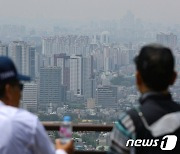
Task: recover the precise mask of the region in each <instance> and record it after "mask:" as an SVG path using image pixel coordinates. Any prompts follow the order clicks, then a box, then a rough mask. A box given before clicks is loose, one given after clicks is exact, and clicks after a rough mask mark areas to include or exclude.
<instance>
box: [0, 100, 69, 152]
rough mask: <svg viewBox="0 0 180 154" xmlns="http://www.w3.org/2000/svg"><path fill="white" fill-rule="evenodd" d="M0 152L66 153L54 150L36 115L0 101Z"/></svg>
mask: <svg viewBox="0 0 180 154" xmlns="http://www.w3.org/2000/svg"><path fill="white" fill-rule="evenodd" d="M0 154H66V152H65V151H63V150H57V151H56V150H55V148H54V146H53V144H52V142H51V141H50V139H49V136H48V135H47V133H46V131H45V129H44V127H43V126H42V124H41V123H40V121H39V120H38V117H37V116H35V115H33V114H31V113H30V112H28V111H25V110H23V109H19V108H15V107H12V106H8V105H5V104H4V103H3V102H2V101H0Z"/></svg>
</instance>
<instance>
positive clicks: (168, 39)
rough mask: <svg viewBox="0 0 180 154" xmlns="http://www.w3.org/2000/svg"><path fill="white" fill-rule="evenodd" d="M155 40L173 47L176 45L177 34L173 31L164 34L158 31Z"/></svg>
mask: <svg viewBox="0 0 180 154" xmlns="http://www.w3.org/2000/svg"><path fill="white" fill-rule="evenodd" d="M156 40H157V42H158V43H160V44H163V45H165V46H168V47H170V48H175V47H176V45H177V35H174V34H173V33H170V34H165V33H160V34H157V35H156Z"/></svg>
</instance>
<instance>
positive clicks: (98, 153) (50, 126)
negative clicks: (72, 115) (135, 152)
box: [42, 122, 113, 154]
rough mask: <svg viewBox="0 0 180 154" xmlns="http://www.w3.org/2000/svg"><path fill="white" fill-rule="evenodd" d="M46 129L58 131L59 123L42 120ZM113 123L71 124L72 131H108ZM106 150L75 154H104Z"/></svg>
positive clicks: (77, 153) (76, 153)
mask: <svg viewBox="0 0 180 154" xmlns="http://www.w3.org/2000/svg"><path fill="white" fill-rule="evenodd" d="M42 124H43V125H44V127H45V129H46V130H47V131H58V130H59V127H60V125H61V123H59V122H42ZM112 127H113V125H88V124H86V125H84V124H80V125H73V126H72V129H73V132H81V131H86V132H87V131H95V132H110V131H111V130H112ZM105 153H106V151H79V150H78V151H75V154H105Z"/></svg>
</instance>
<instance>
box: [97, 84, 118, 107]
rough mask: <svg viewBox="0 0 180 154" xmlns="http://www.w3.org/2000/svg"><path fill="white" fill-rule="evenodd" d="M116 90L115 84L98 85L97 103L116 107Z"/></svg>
mask: <svg viewBox="0 0 180 154" xmlns="http://www.w3.org/2000/svg"><path fill="white" fill-rule="evenodd" d="M117 90H118V88H117V87H116V86H111V85H104V86H98V87H97V91H96V102H97V105H98V106H101V107H102V108H117V106H118V104H117Z"/></svg>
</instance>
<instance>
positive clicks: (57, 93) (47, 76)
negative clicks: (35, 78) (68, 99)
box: [39, 67, 62, 110]
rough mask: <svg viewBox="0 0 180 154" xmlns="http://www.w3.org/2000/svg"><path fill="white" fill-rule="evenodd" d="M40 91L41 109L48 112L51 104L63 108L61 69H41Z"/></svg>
mask: <svg viewBox="0 0 180 154" xmlns="http://www.w3.org/2000/svg"><path fill="white" fill-rule="evenodd" d="M39 89H40V92H39V105H40V108H41V109H43V110H46V109H47V107H48V105H49V104H50V103H51V104H52V106H53V107H55V108H56V107H58V106H61V105H62V101H61V100H62V99H61V98H62V97H61V95H62V94H61V89H62V88H61V68H60V67H44V68H40V88H39Z"/></svg>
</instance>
